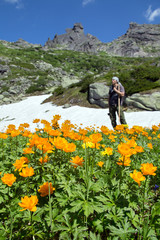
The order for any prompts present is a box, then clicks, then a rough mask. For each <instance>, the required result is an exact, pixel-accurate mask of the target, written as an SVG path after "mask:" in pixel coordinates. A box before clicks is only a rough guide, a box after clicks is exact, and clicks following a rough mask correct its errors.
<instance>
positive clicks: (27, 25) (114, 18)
mask: <svg viewBox="0 0 160 240" xmlns="http://www.w3.org/2000/svg"><path fill="white" fill-rule="evenodd" d="M0 22H1V24H0V25H1V27H0V40H6V41H9V42H15V41H17V40H18V39H19V38H23V39H24V40H26V41H28V42H30V43H39V44H42V45H44V44H45V42H46V41H47V39H48V37H50V38H51V39H53V38H54V36H55V34H58V35H60V34H63V33H65V29H66V28H72V27H73V25H74V23H81V24H82V26H83V27H84V33H85V34H87V33H90V34H92V35H93V36H96V37H97V38H98V39H99V40H100V41H102V42H111V41H113V40H114V39H116V38H118V37H120V36H122V35H123V34H125V33H126V31H127V29H128V28H129V23H130V22H136V23H138V24H144V23H147V24H160V0H109V1H108V0H0Z"/></svg>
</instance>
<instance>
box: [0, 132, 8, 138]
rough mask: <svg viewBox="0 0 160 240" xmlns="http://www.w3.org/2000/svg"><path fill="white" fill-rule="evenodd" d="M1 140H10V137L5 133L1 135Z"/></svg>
mask: <svg viewBox="0 0 160 240" xmlns="http://www.w3.org/2000/svg"><path fill="white" fill-rule="evenodd" d="M0 138H2V139H6V138H8V135H7V134H5V133H0Z"/></svg>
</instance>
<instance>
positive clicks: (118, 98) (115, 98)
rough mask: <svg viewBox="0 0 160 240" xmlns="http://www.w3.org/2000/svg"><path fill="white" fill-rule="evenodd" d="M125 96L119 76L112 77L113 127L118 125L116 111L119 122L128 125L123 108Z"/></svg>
mask: <svg viewBox="0 0 160 240" xmlns="http://www.w3.org/2000/svg"><path fill="white" fill-rule="evenodd" d="M124 96H125V90H124V87H123V86H122V84H121V83H120V82H119V78H118V77H113V78H112V85H111V87H110V89H109V99H108V100H109V116H110V119H111V123H112V126H113V128H115V127H116V126H117V122H116V112H117V114H118V118H119V124H120V123H121V124H124V125H126V126H127V123H126V120H125V116H124V112H123V109H122V104H123V98H124Z"/></svg>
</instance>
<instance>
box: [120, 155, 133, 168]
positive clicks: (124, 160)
mask: <svg viewBox="0 0 160 240" xmlns="http://www.w3.org/2000/svg"><path fill="white" fill-rule="evenodd" d="M130 163H131V159H130V157H129V156H122V157H120V158H119V160H118V162H117V164H118V165H121V166H126V167H128V166H130Z"/></svg>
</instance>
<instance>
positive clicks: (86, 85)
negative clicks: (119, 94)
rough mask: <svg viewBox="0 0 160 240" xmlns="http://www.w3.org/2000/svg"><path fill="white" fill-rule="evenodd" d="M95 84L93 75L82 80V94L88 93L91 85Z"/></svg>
mask: <svg viewBox="0 0 160 240" xmlns="http://www.w3.org/2000/svg"><path fill="white" fill-rule="evenodd" d="M93 82H94V77H93V75H87V76H85V77H84V78H83V79H82V81H81V82H80V84H81V89H80V92H81V93H85V92H87V91H88V89H89V85H90V84H91V83H93Z"/></svg>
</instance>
